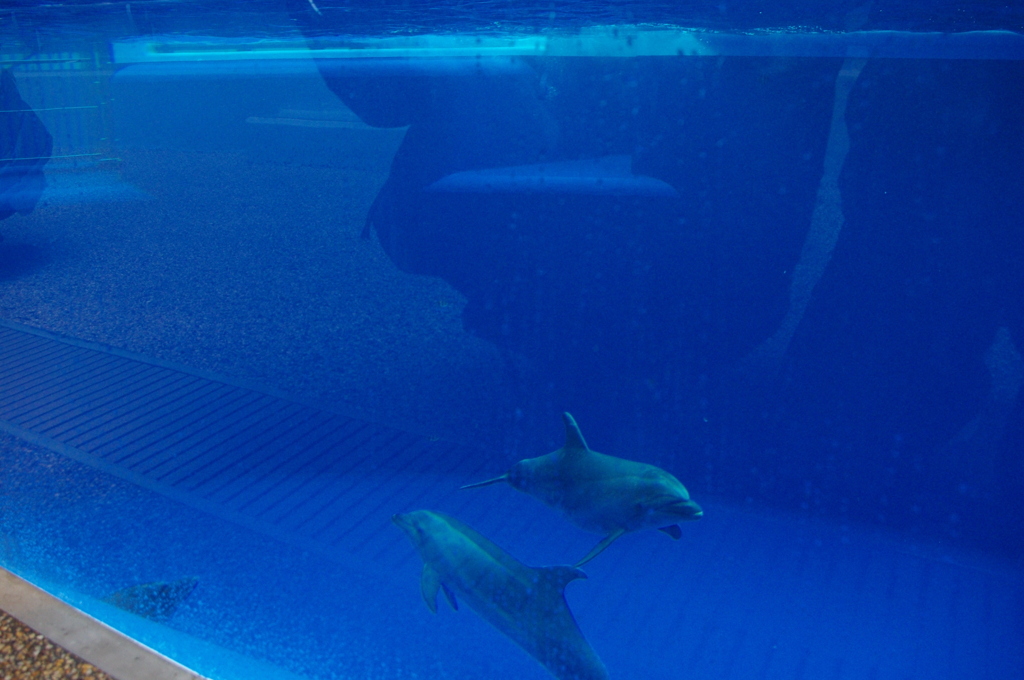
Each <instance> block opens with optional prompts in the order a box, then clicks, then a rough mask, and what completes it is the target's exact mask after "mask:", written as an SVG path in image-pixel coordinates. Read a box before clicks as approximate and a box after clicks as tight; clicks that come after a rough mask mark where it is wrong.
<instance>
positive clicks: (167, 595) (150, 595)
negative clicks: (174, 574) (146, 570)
mask: <svg viewBox="0 0 1024 680" xmlns="http://www.w3.org/2000/svg"><path fill="white" fill-rule="evenodd" d="M198 584H199V579H197V578H195V577H189V578H183V579H178V580H177V581H172V582H170V583H165V582H163V581H156V582H154V583H143V584H141V585H137V586H131V587H129V588H122V589H121V590H118V591H117V592H115V593H111V594H110V595H108V596H106V597H105V598H103V601H104V602H108V603H110V604H112V605H114V606H115V607H118V608H120V609H124V610H125V611H129V612H131V613H133V614H138V615H139V616H144V617H146V618H147V619H152V620H154V621H166V620H167V619H169V618H171V616H173V615H174V612H175V610H176V609H177V608H178V605H180V604H181V603H182V602H184V601H185V599H186V598H187V597H188V596H189V595H191V594H192V591H193V590H195V589H196V585H198Z"/></svg>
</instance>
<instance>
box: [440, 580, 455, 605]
mask: <svg viewBox="0 0 1024 680" xmlns="http://www.w3.org/2000/svg"><path fill="white" fill-rule="evenodd" d="M441 590H443V591H444V597H445V599H446V600H448V604H450V605H451V606H452V609H454V610H455V611H458V610H459V603H458V602H456V601H455V593H453V592H452V591H451V589H450V588H448V586H446V585H445V584H443V583H442V584H441Z"/></svg>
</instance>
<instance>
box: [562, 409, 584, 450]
mask: <svg viewBox="0 0 1024 680" xmlns="http://www.w3.org/2000/svg"><path fill="white" fill-rule="evenodd" d="M562 420H563V421H564V422H565V446H563V447H562V448H563V449H565V450H566V451H588V450H589V449H588V447H587V442H586V441H584V439H583V435H582V434H581V433H580V426H579V425H577V424H576V421H575V420H574V419H573V417H572V414H571V413H569V412H568V411H566V412H565V413H563V414H562Z"/></svg>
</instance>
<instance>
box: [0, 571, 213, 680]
mask: <svg viewBox="0 0 1024 680" xmlns="http://www.w3.org/2000/svg"><path fill="white" fill-rule="evenodd" d="M0 610H3V611H5V612H7V613H8V614H9V615H11V616H13V617H14V618H16V619H18V620H19V621H21V622H22V623H24V624H25V625H26V626H28V627H29V628H32V629H33V630H35V631H36V632H38V633H40V634H42V635H44V636H45V637H46V638H47V639H49V640H50V641H51V642H53V643H54V644H56V645H59V646H61V647H63V648H64V649H66V650H67V651H69V652H71V653H72V654H74V655H76V656H78V657H79V658H81V659H82V660H84V661H86V662H88V663H90V664H92V665H93V666H95V667H96V668H99V669H100V670H101V671H103V672H104V673H106V674H107V675H109V676H111V677H112V678H114V680H206V679H205V678H204V677H203V676H201V675H199V674H198V673H195V672H194V671H191V670H189V669H188V668H185V667H184V666H182V665H181V664H179V663H177V662H176V661H174V660H172V659H169V658H167V657H166V656H164V655H162V654H160V653H159V652H157V651H155V650H153V649H150V648H149V647H146V646H145V645H143V644H142V643H140V642H138V641H137V640H134V639H132V638H130V637H128V636H127V635H125V634H123V633H121V632H119V631H117V630H114V629H113V628H111V627H110V626H108V625H106V624H105V623H103V622H102V621H99V620H97V619H95V618H93V617H91V616H89V615H88V614H86V613H85V612H82V611H80V610H78V609H76V608H74V607H72V606H71V605H69V604H67V603H66V602H63V601H61V600H60V599H58V598H56V597H54V596H53V595H50V594H49V593H48V592H46V591H45V590H43V589H41V588H39V587H37V586H35V585H33V584H31V583H29V582H28V581H26V580H25V579H23V578H21V577H20V576H17V575H15V574H13V573H11V572H9V571H7V570H6V569H4V568H2V567H0Z"/></svg>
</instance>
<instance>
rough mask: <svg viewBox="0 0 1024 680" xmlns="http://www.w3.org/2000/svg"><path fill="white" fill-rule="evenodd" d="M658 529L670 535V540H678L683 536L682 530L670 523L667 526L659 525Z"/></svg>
mask: <svg viewBox="0 0 1024 680" xmlns="http://www.w3.org/2000/svg"><path fill="white" fill-rule="evenodd" d="M658 531H662V532H664V533H666V534H668V535H669V536H671V537H672V540H674V541H678V540H679V539H680V538H682V537H683V531H682V529H680V528H679V527H678V525H675V524H670V525H668V526H667V527H661V528H660V529H658Z"/></svg>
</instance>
